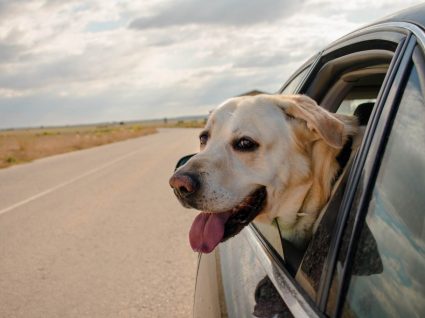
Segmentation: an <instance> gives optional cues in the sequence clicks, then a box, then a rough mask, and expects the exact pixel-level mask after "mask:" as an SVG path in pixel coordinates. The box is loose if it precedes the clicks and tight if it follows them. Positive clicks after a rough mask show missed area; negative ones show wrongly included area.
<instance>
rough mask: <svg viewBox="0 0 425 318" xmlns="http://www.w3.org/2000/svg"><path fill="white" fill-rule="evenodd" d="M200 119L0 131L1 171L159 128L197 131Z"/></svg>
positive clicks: (138, 135)
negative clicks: (193, 129) (195, 129)
mask: <svg viewBox="0 0 425 318" xmlns="http://www.w3.org/2000/svg"><path fill="white" fill-rule="evenodd" d="M203 124H204V121H203V120H160V121H159V120H158V121H146V122H132V123H125V122H121V123H116V124H99V125H84V126H69V127H46V128H43V127H41V128H28V129H9V130H2V131H0V168H6V167H9V166H12V165H15V164H20V163H25V162H30V161H33V160H35V159H39V158H43V157H48V156H52V155H56V154H61V153H66V152H70V151H75V150H81V149H86V148H91V147H96V146H100V145H104V144H109V143H113V142H117V141H122V140H126V139H130V138H136V137H141V136H145V135H150V134H154V133H156V132H157V129H158V128H160V127H167V128H173V127H178V128H198V127H202V126H203Z"/></svg>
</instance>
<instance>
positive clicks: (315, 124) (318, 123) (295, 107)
mask: <svg viewBox="0 0 425 318" xmlns="http://www.w3.org/2000/svg"><path fill="white" fill-rule="evenodd" d="M271 97H272V96H271ZM273 100H275V102H276V103H277V105H278V106H279V107H280V108H282V109H283V111H284V112H285V113H286V114H287V115H289V116H291V117H294V118H298V119H301V120H304V121H305V122H306V123H307V127H308V128H309V129H310V130H312V131H314V132H316V133H317V134H318V135H319V136H320V137H321V138H322V139H323V140H324V141H325V142H326V143H327V144H329V145H330V146H331V147H333V148H342V146H343V145H344V124H343V123H342V121H340V120H339V119H338V118H336V117H335V116H333V115H332V113H330V112H328V111H327V110H326V109H324V108H322V107H320V106H319V105H317V103H316V102H315V101H314V100H313V99H311V98H310V97H308V96H305V95H274V96H273Z"/></svg>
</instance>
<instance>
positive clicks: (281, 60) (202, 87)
mask: <svg viewBox="0 0 425 318" xmlns="http://www.w3.org/2000/svg"><path fill="white" fill-rule="evenodd" d="M408 2H409V1H407V2H406V1H401V0H395V1H391V2H390V1H385V2H383V1H378V2H376V1H375V2H373V3H369V2H366V1H364V0H356V1H351V2H349V3H346V4H345V8H344V9H341V5H340V2H338V1H336V0H306V1H303V2H296V1H292V0H291V1H271V0H268V1H267V3H266V2H259V1H251V0H249V1H242V0H231V1H224V0H220V1H215V2H211V3H210V2H209V3H208V6H209V8H208V10H206V9H203V8H204V6H205V2H203V1H200V0H199V1H195V0H186V1H179V2H177V1H171V0H170V1H162V0H151V1H143V2H142V1H140V2H136V1H130V0H121V1H113V0H109V1H106V0H104V1H101V0H91V1H80V0H74V1H71V0H69V1H62V0H48V1H43V0H34V1H13V2H12V1H3V0H0V127H11V126H28V125H30V126H31V125H53V124H72V123H80V122H98V121H112V120H122V119H123V120H124V119H141V118H153V117H163V116H179V115H188V114H199V113H205V112H207V110H209V109H211V108H212V107H213V106H214V105H216V104H218V103H220V102H221V101H222V100H223V99H225V98H228V97H230V96H233V95H237V94H240V93H242V92H244V91H247V90H250V89H254V88H256V89H262V90H266V91H275V90H277V89H278V88H279V87H280V86H281V84H282V83H283V82H284V81H285V80H286V79H287V78H288V77H289V76H290V75H291V72H293V71H294V70H295V69H296V68H297V67H298V66H299V65H300V64H301V63H302V62H303V61H304V60H305V59H307V58H308V57H310V56H311V55H313V54H315V53H316V52H317V51H318V50H319V49H321V48H323V46H324V45H326V44H328V43H329V42H331V41H333V40H335V39H337V38H338V37H339V36H342V35H344V34H345V33H347V32H349V31H352V30H353V29H355V28H357V27H359V26H361V25H362V24H366V23H369V22H371V21H373V20H374V19H376V18H379V17H380V16H383V15H386V14H388V13H391V12H392V11H394V10H397V9H400V8H401V7H405V6H407V5H409V4H410V3H414V2H415V1H410V2H409V3H408ZM201 11H202V12H201ZM22 113H25V115H22Z"/></svg>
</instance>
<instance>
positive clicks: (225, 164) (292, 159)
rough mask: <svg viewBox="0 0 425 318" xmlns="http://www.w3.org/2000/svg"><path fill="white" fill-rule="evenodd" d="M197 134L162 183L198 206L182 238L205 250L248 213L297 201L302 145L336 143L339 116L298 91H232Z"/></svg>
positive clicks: (306, 148)
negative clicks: (190, 152)
mask: <svg viewBox="0 0 425 318" xmlns="http://www.w3.org/2000/svg"><path fill="white" fill-rule="evenodd" d="M199 139H200V152H199V153H198V154H196V155H195V156H193V157H192V158H191V159H190V160H189V161H188V162H187V163H186V164H184V165H183V166H181V167H179V168H178V169H177V170H176V171H175V173H174V175H173V176H172V177H171V179H170V185H171V187H172V188H173V189H174V192H175V194H176V196H177V198H178V199H179V200H180V202H181V203H182V204H183V205H184V206H185V207H190V208H195V209H198V210H201V211H204V212H202V213H200V214H199V215H198V216H197V217H196V218H195V220H194V222H193V225H192V228H191V230H190V233H189V238H190V242H191V246H192V248H193V249H194V250H196V251H200V252H204V253H208V252H211V251H212V250H213V249H214V248H215V247H216V246H217V245H218V244H219V243H220V242H222V241H224V240H226V239H228V238H229V237H231V236H234V235H235V234H237V233H239V231H241V229H242V228H243V227H244V226H246V225H247V224H248V223H249V222H251V221H252V220H253V219H254V218H256V217H260V216H262V217H265V218H268V219H269V220H272V219H273V218H274V217H276V215H277V213H278V211H281V210H282V207H285V209H286V210H287V211H288V212H287V213H288V215H289V214H290V213H291V211H292V210H294V209H295V208H296V206H298V205H299V204H300V200H301V203H302V200H303V197H304V196H305V194H306V189H307V188H308V187H309V185H311V181H310V180H311V173H312V171H311V153H310V149H311V147H310V145H311V144H312V143H313V142H314V141H317V140H322V141H323V142H324V143H326V144H327V145H329V146H331V147H333V148H341V147H342V146H343V123H342V122H341V121H339V120H338V119H337V118H335V117H334V116H332V115H331V114H330V113H329V112H327V111H326V110H324V109H323V108H321V107H318V105H317V104H316V103H315V102H314V101H313V100H312V99H310V98H308V97H306V96H300V95H291V96H285V95H258V96H254V97H237V98H232V99H230V100H228V101H226V102H225V103H223V104H222V105H220V106H219V107H218V108H217V109H215V110H214V111H213V112H212V113H211V115H210V117H209V119H208V122H207V124H206V126H205V128H204V130H203V131H202V132H201V134H200V137H199ZM289 190H290V191H289ZM296 212H297V211H295V216H292V215H290V216H288V217H290V218H292V217H296Z"/></svg>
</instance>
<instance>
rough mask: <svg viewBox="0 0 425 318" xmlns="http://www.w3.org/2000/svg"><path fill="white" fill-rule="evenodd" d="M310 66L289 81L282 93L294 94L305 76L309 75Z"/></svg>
mask: <svg viewBox="0 0 425 318" xmlns="http://www.w3.org/2000/svg"><path fill="white" fill-rule="evenodd" d="M309 69H310V67H307V68H305V69H304V70H303V71H302V72H301V73H299V74H298V75H297V76H295V78H294V79H293V80H292V81H291V82H289V83H288V84H287V85H286V87H285V88H284V89H283V91H282V94H293V93H295V90H296V89H297V88H298V86H299V85H300V84H301V82H302V80H303V79H304V77H305V76H306V75H307V72H308V70H309Z"/></svg>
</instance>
